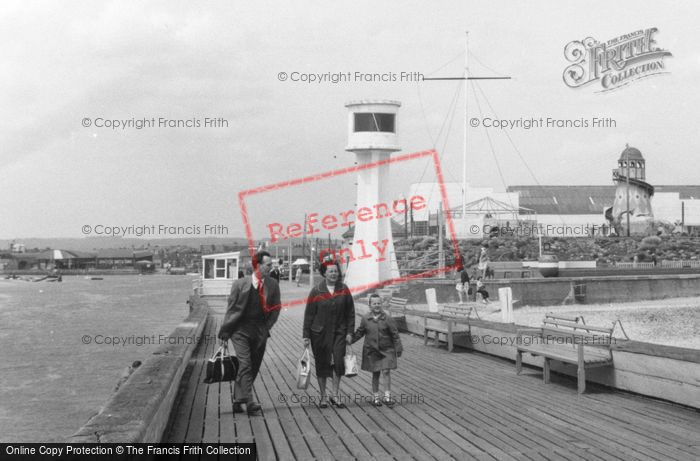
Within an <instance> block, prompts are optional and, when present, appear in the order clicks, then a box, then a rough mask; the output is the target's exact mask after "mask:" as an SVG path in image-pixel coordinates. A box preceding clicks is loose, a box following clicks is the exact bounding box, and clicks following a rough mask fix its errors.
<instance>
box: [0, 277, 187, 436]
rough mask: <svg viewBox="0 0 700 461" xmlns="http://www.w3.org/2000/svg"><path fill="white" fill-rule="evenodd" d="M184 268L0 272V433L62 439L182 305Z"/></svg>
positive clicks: (154, 345) (183, 310)
mask: <svg viewBox="0 0 700 461" xmlns="http://www.w3.org/2000/svg"><path fill="white" fill-rule="evenodd" d="M191 280H192V277H191V276H171V275H144V276H137V275H128V276H104V279H103V280H87V279H85V277H82V276H64V277H63V282H61V283H58V282H25V281H21V280H0V442H52V441H64V440H65V439H66V438H67V437H69V436H70V435H72V434H73V433H75V432H76V431H77V429H78V428H80V426H82V425H83V424H84V423H85V422H87V420H88V419H89V418H90V417H91V416H93V415H94V414H95V413H96V412H97V411H98V410H99V408H100V407H101V406H102V405H103V404H104V403H105V402H106V401H107V399H108V398H109V397H110V395H111V394H112V392H113V389H114V386H115V385H116V383H117V382H118V381H119V378H120V375H121V374H122V373H123V371H124V369H125V368H126V367H127V366H129V365H130V364H131V363H132V362H134V361H135V360H140V361H142V362H144V361H145V360H146V359H148V357H149V356H150V355H151V354H152V353H153V352H154V351H155V350H156V349H158V347H159V346H160V344H159V342H161V341H162V338H165V337H167V335H168V334H170V333H171V332H172V331H173V330H174V329H175V327H176V326H177V325H178V324H179V323H180V322H181V321H182V320H183V319H184V318H185V317H186V316H187V315H188V313H189V309H188V306H187V304H186V301H187V299H188V296H189V294H190V291H191V287H192V281H191Z"/></svg>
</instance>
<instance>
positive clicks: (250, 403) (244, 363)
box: [219, 251, 281, 414]
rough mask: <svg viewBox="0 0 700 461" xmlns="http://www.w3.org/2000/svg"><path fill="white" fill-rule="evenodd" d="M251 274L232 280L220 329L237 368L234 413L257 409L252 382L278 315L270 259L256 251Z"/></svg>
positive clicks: (277, 291)
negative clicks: (236, 361)
mask: <svg viewBox="0 0 700 461" xmlns="http://www.w3.org/2000/svg"><path fill="white" fill-rule="evenodd" d="M253 266H254V270H253V274H252V275H250V276H246V277H243V278H241V279H238V280H235V281H234V282H233V286H232V287H231V294H230V295H229V297H228V309H227V310H226V315H225V316H224V321H223V323H222V325H221V328H220V329H219V339H221V340H223V341H227V340H228V339H229V338H230V339H231V342H233V348H234V349H235V351H236V356H237V357H238V362H239V368H238V376H237V377H236V384H235V386H234V393H233V397H234V405H233V411H234V412H242V411H243V404H245V405H246V411H247V412H248V414H256V413H259V412H260V409H261V407H260V404H258V403H257V402H255V401H254V400H253V399H252V393H253V382H254V381H255V378H256V377H257V376H258V372H259V371H260V365H261V364H262V359H263V356H264V355H265V346H266V345H267V338H268V337H269V336H270V329H271V328H272V326H273V325H274V324H275V322H276V321H277V317H279V314H280V303H281V301H280V288H279V285H278V284H277V281H275V280H274V279H273V278H271V277H270V276H269V275H270V270H271V269H272V258H271V257H270V254H269V253H268V252H267V251H259V252H258V253H257V254H256V255H255V258H254V259H253Z"/></svg>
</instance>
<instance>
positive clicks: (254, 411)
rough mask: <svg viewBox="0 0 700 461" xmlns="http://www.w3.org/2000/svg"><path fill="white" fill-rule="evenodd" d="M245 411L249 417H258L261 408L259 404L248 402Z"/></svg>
mask: <svg viewBox="0 0 700 461" xmlns="http://www.w3.org/2000/svg"><path fill="white" fill-rule="evenodd" d="M246 410H248V414H249V415H251V416H252V415H259V414H260V412H261V411H262V407H261V406H260V404H259V403H256V402H249V403H248V404H247V405H246Z"/></svg>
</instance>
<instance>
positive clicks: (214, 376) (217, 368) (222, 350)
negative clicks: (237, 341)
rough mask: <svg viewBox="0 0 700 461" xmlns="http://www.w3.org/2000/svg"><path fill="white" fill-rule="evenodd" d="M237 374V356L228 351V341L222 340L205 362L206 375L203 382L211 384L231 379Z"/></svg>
mask: <svg viewBox="0 0 700 461" xmlns="http://www.w3.org/2000/svg"><path fill="white" fill-rule="evenodd" d="M237 375H238V357H236V356H235V355H231V354H230V353H229V349H228V341H224V342H222V344H221V346H219V348H218V349H217V350H216V352H214V355H212V357H211V358H210V359H209V361H208V362H207V376H206V377H205V378H204V382H205V383H207V384H211V383H218V382H224V381H233V380H235V379H236V376H237Z"/></svg>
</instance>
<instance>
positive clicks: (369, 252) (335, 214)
mask: <svg viewBox="0 0 700 461" xmlns="http://www.w3.org/2000/svg"><path fill="white" fill-rule="evenodd" d="M425 159H428V160H432V162H431V163H432V165H433V168H434V170H435V177H436V179H437V184H438V191H436V192H437V193H438V194H439V201H440V202H441V204H442V209H443V212H444V216H445V223H446V231H447V233H448V235H447V237H448V239H449V241H450V242H451V246H452V249H453V251H454V254H455V262H454V264H453V265H451V266H444V267H436V268H433V269H429V270H425V271H423V272H419V273H413V274H410V275H405V276H400V274H399V273H398V268H397V267H392V264H393V266H396V261H397V260H396V257H395V255H392V254H391V253H392V252H393V251H394V244H393V239H392V236H391V235H390V234H391V231H390V229H391V221H390V220H391V219H392V217H401V218H402V219H407V217H408V216H409V215H410V216H413V215H414V214H416V213H422V214H424V215H426V216H427V215H428V211H429V210H428V206H429V197H424V196H422V195H417V194H416V195H412V196H410V197H403V196H398V197H390V196H389V197H382V198H381V199H378V200H376V201H372V200H370V202H369V203H368V202H367V201H366V200H365V201H364V203H362V204H359V203H358V206H357V207H355V208H352V207H348V206H345V207H344V208H339V209H332V208H331V209H330V211H326V212H318V211H311V210H305V211H306V213H305V219H304V220H297V221H296V222H294V221H285V220H283V219H275V220H268V221H267V222H264V223H263V225H259V223H260V220H259V219H258V220H256V221H257V223H258V226H256V227H257V228H259V229H264V230H262V231H259V235H255V236H254V235H253V229H252V227H253V226H252V221H253V218H255V216H253V215H252V214H250V213H249V211H248V205H249V202H250V201H251V199H253V198H254V197H257V198H260V197H261V196H264V195H265V194H270V193H272V192H275V191H281V190H285V189H290V190H291V189H292V188H294V189H296V188H303V187H304V186H306V187H307V188H308V187H309V186H310V185H312V184H315V183H322V182H324V181H329V180H331V179H332V178H338V177H339V176H342V175H352V174H358V173H360V172H362V171H367V170H370V169H379V168H381V167H383V166H386V165H390V164H394V165H396V164H399V163H401V164H403V165H404V166H405V164H407V163H408V162H411V161H414V162H416V161H418V160H425ZM421 166H422V164H421ZM310 193H313V192H310ZM387 195H388V194H387ZM238 201H239V204H240V209H241V216H242V218H243V225H244V227H245V232H246V239H247V240H248V247H249V249H250V251H251V258H253V259H254V254H253V253H254V248H255V241H256V240H267V241H269V242H270V243H271V244H280V243H282V244H284V243H287V242H288V241H289V240H290V239H298V238H301V237H306V238H313V237H318V236H319V234H320V235H324V234H326V233H330V232H335V233H337V232H345V231H347V230H348V229H350V228H354V230H355V234H354V240H353V241H352V242H351V244H349V245H343V246H342V247H341V248H337V247H334V246H330V247H329V246H326V247H324V246H323V245H320V246H319V248H318V249H317V251H316V254H317V255H318V257H319V260H320V261H324V260H328V259H330V260H333V261H338V262H339V263H340V266H341V268H343V271H344V273H345V270H346V269H350V270H351V271H352V270H354V271H360V270H363V267H364V268H366V267H370V266H366V265H367V264H371V265H381V264H383V265H384V266H385V269H386V270H384V271H383V272H382V271H379V272H378V275H376V276H375V277H374V280H370V281H369V282H362V283H353V282H352V281H351V280H349V279H346V280H344V282H345V284H346V285H347V286H348V289H349V290H350V292H351V293H353V294H357V293H363V292H367V291H369V290H372V289H376V288H381V287H383V286H386V285H392V284H397V283H402V282H406V281H409V280H413V279H419V278H426V277H432V276H435V275H437V274H440V273H445V272H448V271H451V270H455V269H456V268H457V267H459V266H460V265H461V260H460V252H459V246H458V243H457V239H456V237H455V230H454V223H453V221H452V216H451V214H450V213H449V212H448V211H447V210H449V209H450V207H449V202H448V198H447V192H446V189H445V184H444V179H443V174H442V168H441V166H440V161H439V156H438V153H437V151H435V150H427V151H421V152H416V153H410V154H403V155H396V156H393V157H390V158H387V159H385V160H380V161H376V162H371V163H365V164H362V165H358V166H353V167H347V168H341V169H337V170H332V171H327V172H324V173H319V174H316V175H312V176H306V177H303V178H298V179H292V180H289V181H283V182H279V183H276V184H270V185H266V186H261V187H256V188H253V189H248V190H244V191H241V192H239V194H238ZM382 225H384V226H385V227H384V228H385V229H387V232H383V233H382V232H369V233H367V232H365V235H374V236H377V237H376V238H370V239H368V240H366V239H365V238H363V235H358V232H357V231H358V229H360V228H362V227H363V226H365V228H367V226H375V227H381V226H382ZM262 233H264V235H260V234H262ZM387 234H388V235H387ZM256 237H257V238H256ZM359 262H362V264H364V266H361V265H359V264H358V263H359ZM256 266H257V265H256V264H254V270H256V271H257V270H258V268H257V267H256ZM314 266H317V265H316V264H314ZM290 270H291V268H290ZM353 275H356V274H353ZM350 279H353V280H356V279H357V277H354V278H353V277H350ZM307 301H308V299H307V298H299V299H293V300H290V301H287V302H284V303H282V305H281V306H263V308H264V309H265V310H266V311H269V310H271V309H276V308H280V307H291V306H295V305H300V304H306V303H307Z"/></svg>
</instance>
